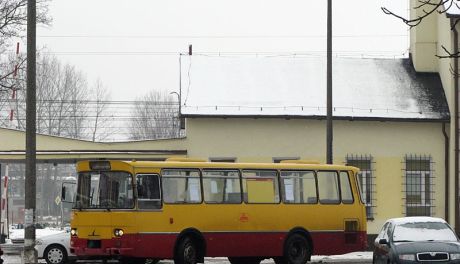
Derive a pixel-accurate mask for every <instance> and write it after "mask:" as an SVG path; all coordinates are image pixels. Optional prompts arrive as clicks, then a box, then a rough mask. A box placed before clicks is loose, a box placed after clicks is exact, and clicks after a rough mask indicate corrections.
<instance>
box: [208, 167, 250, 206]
mask: <svg viewBox="0 0 460 264" xmlns="http://www.w3.org/2000/svg"><path fill="white" fill-rule="evenodd" d="M204 171H236V172H237V173H238V181H239V186H240V199H241V200H240V202H239V203H213V202H206V199H205V197H204V179H205V177H204V176H203V172H204ZM206 178H208V177H206ZM209 178H213V177H209ZM217 178H219V177H217ZM221 178H225V177H224V176H221ZM200 179H201V191H202V198H203V199H202V200H203V203H204V204H210V205H214V204H215V205H235V204H243V203H244V197H243V186H242V184H243V178H242V172H241V170H240V169H238V168H235V169H229V168H202V169H201V174H200ZM230 179H234V178H230Z"/></svg>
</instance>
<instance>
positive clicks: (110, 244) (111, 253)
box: [70, 238, 134, 258]
mask: <svg viewBox="0 0 460 264" xmlns="http://www.w3.org/2000/svg"><path fill="white" fill-rule="evenodd" d="M130 242H131V241H130V239H129V238H127V239H124V238H119V239H118V238H117V239H101V240H89V239H81V238H72V239H71V243H70V253H72V254H75V255H77V256H78V257H86V258H99V257H111V258H116V257H119V256H133V255H134V247H132V246H131V245H132V243H130Z"/></svg>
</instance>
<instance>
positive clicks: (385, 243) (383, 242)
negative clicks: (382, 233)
mask: <svg viewBox="0 0 460 264" xmlns="http://www.w3.org/2000/svg"><path fill="white" fill-rule="evenodd" d="M379 244H380V245H388V240H387V239H386V238H382V239H380V240H379Z"/></svg>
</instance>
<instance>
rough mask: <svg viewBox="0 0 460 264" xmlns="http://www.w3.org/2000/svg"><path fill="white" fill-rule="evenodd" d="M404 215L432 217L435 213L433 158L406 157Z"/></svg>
mask: <svg viewBox="0 0 460 264" xmlns="http://www.w3.org/2000/svg"><path fill="white" fill-rule="evenodd" d="M403 170H404V173H403V185H404V186H403V192H404V194H405V195H404V199H405V203H404V213H405V215H406V216H431V215H433V213H434V207H435V204H434V195H433V192H434V171H433V160H432V158H431V156H425V155H423V156H420V155H412V154H411V155H406V156H405V158H404V162H403Z"/></svg>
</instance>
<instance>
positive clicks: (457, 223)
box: [450, 19, 460, 234]
mask: <svg viewBox="0 0 460 264" xmlns="http://www.w3.org/2000/svg"><path fill="white" fill-rule="evenodd" d="M450 22H451V26H454V25H455V21H454V20H453V19H451V20H450ZM452 31H453V32H454V43H453V44H454V45H453V46H454V53H453V54H458V31H457V28H456V27H453V28H452ZM458 73H459V72H458V58H456V57H454V100H455V102H454V107H455V109H454V139H455V149H454V152H455V161H454V162H455V171H454V173H455V175H454V179H455V182H454V184H455V185H454V186H455V187H454V190H455V192H454V193H455V200H454V202H455V203H454V204H455V210H454V212H455V231H456V232H457V234H459V231H460V223H459V218H458V209H459V208H458V187H459V186H458V173H459V164H458V154H459V153H458V151H459V145H458V133H459V131H458V101H459V100H458V96H459V94H458Z"/></svg>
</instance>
